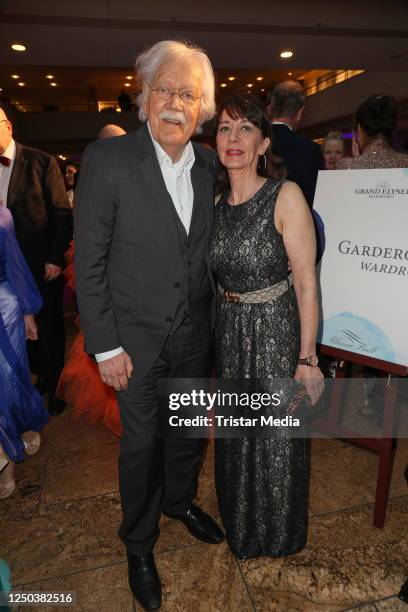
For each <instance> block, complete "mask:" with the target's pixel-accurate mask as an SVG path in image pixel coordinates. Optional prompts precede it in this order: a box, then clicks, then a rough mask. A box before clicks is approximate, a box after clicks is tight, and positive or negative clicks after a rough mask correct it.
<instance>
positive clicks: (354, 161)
mask: <svg viewBox="0 0 408 612" xmlns="http://www.w3.org/2000/svg"><path fill="white" fill-rule="evenodd" d="M396 122H397V105H396V102H395V99H394V98H393V97H391V96H379V95H375V96H370V97H369V98H367V100H365V101H364V102H363V103H362V104H361V106H360V107H359V108H358V110H357V113H356V124H357V133H356V148H357V151H356V153H359V155H356V156H353V157H344V158H343V159H341V160H339V162H338V164H337V168H338V169H339V170H347V169H349V170H357V169H367V168H408V155H406V154H405V153H398V152H397V151H394V150H393V149H392V148H391V145H390V140H391V136H392V133H393V131H394V130H395V125H396Z"/></svg>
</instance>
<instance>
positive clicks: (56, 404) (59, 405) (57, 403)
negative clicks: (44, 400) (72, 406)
mask: <svg viewBox="0 0 408 612" xmlns="http://www.w3.org/2000/svg"><path fill="white" fill-rule="evenodd" d="M66 406H67V404H66V402H64V400H61V399H59V398H58V397H55V395H54V393H48V407H47V408H48V412H49V413H50V414H52V416H57V415H58V414H61V412H64V410H65V408H66Z"/></svg>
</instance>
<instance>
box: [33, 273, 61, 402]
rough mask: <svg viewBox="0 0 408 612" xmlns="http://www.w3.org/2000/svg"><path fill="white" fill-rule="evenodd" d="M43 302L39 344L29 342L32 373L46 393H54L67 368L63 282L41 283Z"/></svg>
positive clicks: (39, 324)
mask: <svg viewBox="0 0 408 612" xmlns="http://www.w3.org/2000/svg"><path fill="white" fill-rule="evenodd" d="M39 289H40V292H41V295H42V298H43V301H44V305H43V307H42V309H41V311H40V312H39V313H38V315H37V317H36V321H37V325H38V340H36V341H34V342H30V341H29V342H28V343H27V346H28V356H29V360H30V368H31V371H32V372H33V373H35V374H38V375H39V376H40V377H42V378H43V379H44V386H45V387H46V388H47V390H50V391H55V389H56V387H57V385H58V381H59V377H60V375H61V370H62V368H63V367H64V353H65V329H64V315H63V279H62V277H60V278H57V279H55V280H53V281H50V282H48V283H46V282H44V281H43V282H41V284H39Z"/></svg>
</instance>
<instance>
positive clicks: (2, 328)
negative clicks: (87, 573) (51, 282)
mask: <svg viewBox="0 0 408 612" xmlns="http://www.w3.org/2000/svg"><path fill="white" fill-rule="evenodd" d="M41 306H42V300H41V296H40V294H39V292H38V289H37V287H36V284H35V282H34V279H33V277H32V275H31V273H30V270H29V269H28V266H27V264H26V262H25V260H24V257H23V255H22V253H21V250H20V248H19V246H18V243H17V240H16V236H15V232H14V224H13V217H12V215H11V212H10V211H9V210H8V209H7V208H6V207H5V206H0V499H4V498H5V497H8V496H9V495H11V494H12V493H13V491H14V489H15V488H16V483H15V481H14V462H16V461H23V459H24V452H27V453H28V454H31V455H33V454H35V453H36V452H37V451H38V449H39V446H40V435H39V433H38V432H39V431H40V430H41V429H42V428H43V427H44V425H45V423H46V422H47V420H48V413H47V411H46V410H45V408H44V406H43V401H42V398H41V396H40V394H39V393H38V392H37V391H36V389H35V388H34V387H33V385H32V382H31V375H30V370H29V366H28V359H27V346H26V338H29V339H31V340H36V339H37V338H38V332H37V325H36V323H35V318H34V315H35V314H36V313H37V312H38V311H39V310H40V308H41Z"/></svg>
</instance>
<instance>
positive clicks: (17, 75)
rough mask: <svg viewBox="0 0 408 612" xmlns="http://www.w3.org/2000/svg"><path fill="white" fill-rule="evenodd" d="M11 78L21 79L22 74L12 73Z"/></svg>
mask: <svg viewBox="0 0 408 612" xmlns="http://www.w3.org/2000/svg"><path fill="white" fill-rule="evenodd" d="M11 78H12V79H19V78H20V75H19V74H12V75H11Z"/></svg>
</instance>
